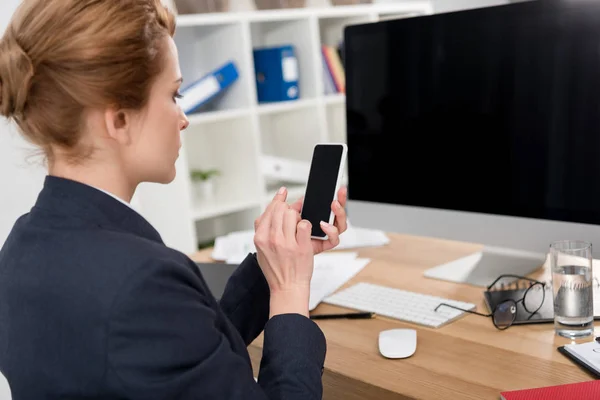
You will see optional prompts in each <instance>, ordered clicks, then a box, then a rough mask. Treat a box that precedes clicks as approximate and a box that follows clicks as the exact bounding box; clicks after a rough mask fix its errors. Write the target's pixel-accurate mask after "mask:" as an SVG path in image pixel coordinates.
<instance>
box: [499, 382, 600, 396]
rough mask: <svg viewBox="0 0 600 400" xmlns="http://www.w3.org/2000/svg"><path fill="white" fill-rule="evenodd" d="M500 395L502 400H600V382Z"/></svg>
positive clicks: (516, 391) (517, 391)
mask: <svg viewBox="0 0 600 400" xmlns="http://www.w3.org/2000/svg"><path fill="white" fill-rule="evenodd" d="M500 394H501V395H502V397H501V398H502V400H554V399H556V400H559V399H560V400H563V399H564V400H567V399H569V400H571V399H573V400H575V399H577V400H598V399H600V381H590V382H581V383H571V384H566V385H558V386H548V387H543V388H538V389H526V390H515V391H511V392H502V393H500Z"/></svg>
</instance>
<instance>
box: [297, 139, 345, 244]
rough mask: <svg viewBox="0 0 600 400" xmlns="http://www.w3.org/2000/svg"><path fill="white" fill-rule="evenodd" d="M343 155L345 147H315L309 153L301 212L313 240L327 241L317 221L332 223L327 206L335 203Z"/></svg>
mask: <svg viewBox="0 0 600 400" xmlns="http://www.w3.org/2000/svg"><path fill="white" fill-rule="evenodd" d="M347 154H348V146H346V144H345V143H322V144H321V143H319V144H317V145H316V146H315V148H314V150H313V156H312V161H311V164H310V172H309V175H308V183H307V185H306V192H305V194H304V203H303V205H302V212H301V216H302V219H305V220H308V221H310V223H311V224H312V232H311V236H312V238H313V239H320V240H327V239H328V237H327V234H326V233H325V232H323V230H322V229H321V221H325V222H328V223H330V224H333V222H334V219H335V214H334V213H333V211H332V210H331V203H332V202H333V201H334V200H337V193H338V190H339V188H340V184H341V181H342V177H343V175H344V166H345V163H346V155H347Z"/></svg>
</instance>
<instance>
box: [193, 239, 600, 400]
mask: <svg viewBox="0 0 600 400" xmlns="http://www.w3.org/2000/svg"><path fill="white" fill-rule="evenodd" d="M389 237H390V239H391V243H390V244H389V245H387V246H385V247H381V248H370V249H362V250H359V254H360V256H361V257H368V258H371V260H372V262H371V263H370V264H369V265H368V266H367V267H366V268H365V269H364V270H363V271H362V272H361V273H359V274H358V275H357V276H355V277H354V278H353V279H352V280H351V281H350V282H348V283H347V284H346V285H345V286H344V287H348V286H350V285H352V284H354V283H357V282H372V283H376V284H381V285H387V286H391V287H397V288H400V289H405V290H412V291H416V292H419V293H425V294H432V295H436V296H441V297H446V298H449V299H456V300H461V301H467V302H472V303H475V304H477V306H478V310H479V311H486V307H485V304H484V301H483V294H482V291H483V289H482V288H479V287H474V286H469V285H466V284H456V283H451V282H445V281H438V280H433V279H429V278H425V277H424V276H423V272H424V271H425V270H426V269H428V268H431V267H434V266H436V265H439V264H442V263H445V262H448V261H451V260H454V259H457V258H460V257H462V256H465V255H468V254H471V253H473V252H476V251H478V250H479V249H480V248H481V246H479V245H475V244H470V243H459V242H452V241H446V240H438V239H431V238H423V237H414V236H406V235H398V234H390V235H389ZM192 258H194V259H195V260H197V261H208V260H209V259H210V250H205V251H203V252H199V253H197V254H195V255H194V256H193V257H192ZM340 311H344V309H342V308H340V307H336V306H331V305H328V304H321V305H319V306H318V307H317V309H316V310H315V311H314V314H320V313H331V312H340ZM316 322H317V323H318V324H319V326H320V327H321V329H322V330H323V332H324V333H325V336H326V337H327V358H326V361H325V371H324V374H323V384H324V390H325V395H324V398H325V399H348V400H353V399H378V400H385V399H498V398H499V394H500V392H502V391H506V390H515V389H525V388H532V387H541V386H550V385H558V384H563V383H573V382H583V381H588V380H592V379H593V378H592V377H591V376H590V375H588V374H587V373H586V372H585V371H583V370H582V369H580V368H579V367H578V366H576V365H575V364H574V363H572V362H571V361H569V360H568V359H567V358H566V357H564V356H563V355H561V354H560V353H559V352H558V351H557V350H556V348H557V347H558V346H561V345H563V344H567V343H569V341H568V340H566V339H563V338H560V337H557V336H555V335H554V327H553V325H552V324H551V323H549V324H548V323H546V324H536V325H522V326H512V327H511V328H509V329H508V330H506V331H498V330H497V329H496V328H494V325H493V324H492V321H491V320H490V319H489V318H483V317H479V316H476V315H467V316H465V317H463V318H461V319H459V320H457V321H455V322H452V323H450V324H449V325H446V326H444V327H442V328H438V329H432V328H426V327H422V326H418V325H413V324H409V323H404V322H400V321H397V320H393V319H388V318H385V317H377V318H375V319H372V320H323V321H321V320H319V321H316ZM598 326H599V325H598V322H596V327H598ZM402 327H407V328H415V329H417V351H416V353H415V354H414V355H413V356H412V357H410V358H408V359H404V360H388V359H385V358H383V357H382V356H381V355H380V354H379V351H378V348H377V338H378V335H379V332H380V331H382V330H385V329H393V328H402ZM590 340H591V339H590ZM262 341H263V337H262V335H261V336H259V337H258V338H257V339H256V341H255V342H254V343H252V344H251V345H250V347H249V349H248V351H249V352H250V356H251V358H252V362H253V366H254V368H255V371H258V365H259V362H260V357H261V354H262V350H261V348H262Z"/></svg>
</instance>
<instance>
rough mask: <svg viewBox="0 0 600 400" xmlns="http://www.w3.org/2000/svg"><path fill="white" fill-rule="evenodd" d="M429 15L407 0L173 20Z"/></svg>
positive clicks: (425, 7)
mask: <svg viewBox="0 0 600 400" xmlns="http://www.w3.org/2000/svg"><path fill="white" fill-rule="evenodd" d="M405 13H419V14H423V13H425V14H431V13H433V6H432V4H431V1H417V0H410V1H406V2H403V3H400V4H381V5H377V4H364V5H355V6H337V7H335V6H330V7H305V8H295V9H281V10H263V11H250V12H225V13H207V14H186V15H179V16H178V17H177V26H181V27H190V26H199V25H219V24H232V23H238V22H240V21H249V22H270V21H288V20H293V19H299V18H309V17H317V18H346V17H354V16H364V15H373V14H379V15H386V14H387V15H389V14H405Z"/></svg>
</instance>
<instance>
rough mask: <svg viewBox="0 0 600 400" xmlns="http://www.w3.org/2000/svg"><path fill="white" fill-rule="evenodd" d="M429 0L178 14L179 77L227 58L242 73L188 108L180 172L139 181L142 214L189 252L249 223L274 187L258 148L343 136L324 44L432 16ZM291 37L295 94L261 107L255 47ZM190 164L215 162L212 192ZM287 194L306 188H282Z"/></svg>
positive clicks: (289, 151)
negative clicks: (167, 178)
mask: <svg viewBox="0 0 600 400" xmlns="http://www.w3.org/2000/svg"><path fill="white" fill-rule="evenodd" d="M431 13H433V7H432V4H431V2H430V1H416V0H406V1H403V2H398V3H394V4H385V5H383V4H381V5H377V4H373V5H357V6H342V7H332V6H330V7H318V8H302V9H285V10H269V11H251V12H230V13H218V14H198V15H181V16H179V17H178V21H177V24H178V30H177V33H176V37H175V41H176V43H177V46H178V49H179V58H180V65H181V70H182V74H183V78H184V81H185V82H192V81H194V80H196V79H198V78H200V77H202V76H203V75H205V74H206V73H207V72H209V71H211V70H213V69H214V68H215V67H217V66H219V65H221V64H223V63H225V62H227V61H230V60H233V61H234V62H235V63H236V65H237V67H238V69H239V74H240V78H239V79H238V80H237V81H236V82H235V83H234V85H233V86H231V87H230V88H229V89H228V90H227V91H226V92H225V93H224V94H223V95H222V96H221V97H219V98H218V99H216V101H214V102H212V103H211V105H210V106H209V108H208V109H205V110H204V111H202V112H199V113H195V114H190V115H189V116H188V117H189V119H190V126H189V128H188V129H187V130H186V131H185V132H184V133H183V134H182V137H183V148H182V151H181V154H180V159H179V160H178V162H177V178H176V179H175V181H174V182H173V183H172V184H170V185H166V186H163V185H151V184H145V185H143V186H142V187H141V188H140V196H139V199H140V203H141V210H142V213H143V214H144V215H145V216H146V218H148V219H149V220H150V222H151V223H152V224H153V225H154V226H155V227H156V228H157V230H158V231H159V232H160V233H161V235H162V236H163V239H164V240H165V242H166V243H167V245H169V246H171V247H174V248H176V249H178V250H180V251H182V252H185V253H188V254H189V253H191V252H193V251H194V250H195V249H196V248H197V245H198V243H200V242H205V241H209V240H211V239H213V238H214V237H216V236H218V235H222V234H226V233H228V232H230V231H232V230H239V229H248V228H251V227H252V224H253V221H254V219H255V218H256V217H258V216H259V215H260V213H261V212H262V210H263V209H264V207H265V206H266V204H267V203H268V202H269V201H270V199H271V198H272V196H273V195H274V194H275V190H276V187H272V185H270V184H269V183H268V182H266V181H265V179H264V177H263V176H262V174H261V171H260V156H261V155H262V154H268V155H274V156H279V157H287V158H290V159H294V160H302V161H310V157H311V154H312V149H313V146H314V145H315V144H316V143H318V142H345V140H346V126H345V123H346V121H345V97H344V95H343V94H336V95H327V96H325V95H324V94H323V93H324V83H323V77H322V65H321V62H322V61H321V44H323V43H325V44H329V45H337V44H338V43H339V42H340V41H341V40H342V37H343V30H344V27H345V26H347V25H352V24H361V23H370V22H376V21H380V20H383V19H390V18H404V17H408V16H414V15H419V14H431ZM283 44H293V45H294V46H295V48H296V52H297V57H298V65H299V74H300V99H299V100H295V101H290V102H281V103H271V104H259V103H258V101H257V96H256V84H255V79H254V77H255V73H254V61H253V58H252V57H253V56H252V51H253V49H254V48H255V47H259V46H271V45H283ZM194 168H201V169H207V168H217V169H219V170H220V171H221V176H220V177H218V178H217V182H216V184H217V187H216V194H215V198H214V200H212V201H204V200H201V199H199V198H198V197H197V196H196V195H195V193H194V190H193V186H192V182H191V180H190V178H189V176H190V171H191V170H192V169H194ZM288 187H289V191H290V196H289V200H290V201H293V200H295V199H297V198H299V197H300V196H302V195H303V194H304V187H303V186H301V185H292V186H288Z"/></svg>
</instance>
